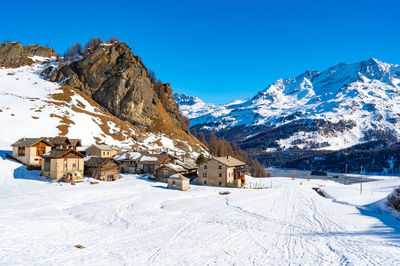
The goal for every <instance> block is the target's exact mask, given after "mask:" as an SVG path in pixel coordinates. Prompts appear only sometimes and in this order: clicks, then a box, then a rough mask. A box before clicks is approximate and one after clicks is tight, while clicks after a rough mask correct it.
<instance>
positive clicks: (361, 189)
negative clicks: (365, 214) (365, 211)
mask: <svg viewBox="0 0 400 266" xmlns="http://www.w3.org/2000/svg"><path fill="white" fill-rule="evenodd" d="M362 171H363V167H362V166H361V180H360V195H361V194H362V181H363V179H362Z"/></svg>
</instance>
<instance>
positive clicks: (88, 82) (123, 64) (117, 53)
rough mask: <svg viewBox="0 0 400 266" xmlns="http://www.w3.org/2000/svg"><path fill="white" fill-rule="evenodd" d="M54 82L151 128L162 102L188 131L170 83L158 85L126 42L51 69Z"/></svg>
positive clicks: (134, 122) (132, 121) (112, 111)
mask: <svg viewBox="0 0 400 266" xmlns="http://www.w3.org/2000/svg"><path fill="white" fill-rule="evenodd" d="M44 75H45V76H46V77H47V78H48V79H49V80H51V81H55V82H62V83H64V84H67V85H70V86H72V87H75V88H78V89H80V90H81V91H83V92H84V93H86V94H87V95H89V96H90V97H91V98H93V99H94V100H95V101H96V102H97V103H99V104H100V105H101V106H103V107H104V108H106V109H107V110H108V111H109V112H110V113H111V114H113V115H115V116H117V117H118V118H120V119H122V120H126V121H128V122H130V123H132V124H133V125H135V126H138V127H140V128H143V129H148V128H149V127H150V126H151V125H152V124H153V123H154V121H155V120H156V119H157V118H158V116H159V108H157V106H156V104H157V103H158V102H161V103H162V105H163V107H164V109H165V110H166V112H167V113H168V114H169V116H171V117H172V118H173V121H174V124H173V125H171V127H176V126H178V127H179V128H180V129H182V130H184V131H185V132H189V131H188V127H187V124H186V122H185V118H184V117H183V116H182V115H181V114H180V113H179V111H178V108H177V106H176V104H175V100H174V97H173V94H172V90H171V88H170V87H169V84H154V83H153V82H152V81H151V80H150V79H149V76H148V70H147V68H146V67H145V66H144V64H143V62H142V60H141V59H140V57H138V56H135V55H134V54H133V53H132V51H131V49H130V48H129V47H128V46H127V45H126V44H125V43H122V42H116V43H113V44H102V45H100V46H98V47H97V48H96V49H94V50H93V51H90V52H89V53H88V54H87V55H85V56H84V57H83V58H82V59H80V60H78V61H74V62H72V63H70V64H66V65H62V66H60V67H58V68H57V69H47V70H45V71H44Z"/></svg>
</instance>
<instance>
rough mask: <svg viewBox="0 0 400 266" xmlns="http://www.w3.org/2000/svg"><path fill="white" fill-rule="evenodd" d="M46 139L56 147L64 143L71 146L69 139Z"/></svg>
mask: <svg viewBox="0 0 400 266" xmlns="http://www.w3.org/2000/svg"><path fill="white" fill-rule="evenodd" d="M44 139H46V140H47V141H48V142H50V143H51V144H53V145H54V146H58V145H63V144H64V143H65V144H67V145H68V144H69V141H68V138H67V137H44Z"/></svg>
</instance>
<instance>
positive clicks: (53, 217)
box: [0, 151, 400, 265]
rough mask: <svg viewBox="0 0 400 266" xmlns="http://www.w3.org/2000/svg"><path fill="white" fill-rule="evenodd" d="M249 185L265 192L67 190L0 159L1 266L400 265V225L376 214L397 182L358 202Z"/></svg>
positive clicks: (280, 183)
mask: <svg viewBox="0 0 400 266" xmlns="http://www.w3.org/2000/svg"><path fill="white" fill-rule="evenodd" d="M247 179H248V180H247V181H248V182H253V183H258V184H259V183H260V182H261V184H262V185H263V186H265V187H267V188H266V189H226V188H220V187H208V186H196V185H191V189H190V190H189V191H187V192H181V191H176V190H175V191H174V190H169V189H166V184H164V183H157V182H151V181H149V180H146V179H144V178H143V177H141V176H137V175H123V178H122V179H120V180H117V181H115V182H101V181H100V182H99V183H98V184H90V182H89V181H90V180H85V181H84V182H83V183H78V184H76V185H75V186H72V185H70V184H65V183H60V184H59V183H50V182H47V181H46V180H45V179H44V178H42V177H40V176H39V171H27V170H26V169H25V167H24V166H21V165H20V164H18V163H15V162H12V161H9V160H5V159H4V151H1V152H0V200H1V204H0V217H1V219H0V235H1V241H0V264H1V265H26V264H29V265H39V264H40V265H187V264H190V265H233V264H235V265H292V264H293V265H369V264H372V265H398V264H400V252H399V250H400V227H399V226H400V221H399V220H396V219H395V218H393V217H392V216H391V215H390V214H389V213H388V212H387V211H386V210H385V209H380V206H381V205H380V204H378V203H379V202H380V200H381V199H383V198H385V197H386V195H387V194H388V193H390V192H391V191H392V189H393V187H395V186H398V185H400V180H399V179H387V180H382V181H376V182H370V183H366V184H364V187H363V188H364V193H363V195H362V196H360V194H359V185H358V184H354V185H347V186H344V185H341V184H337V183H334V182H332V181H326V180H311V181H309V182H307V181H305V180H304V179H303V180H300V179H297V180H291V179H290V178H279V177H274V178H266V179H257V180H255V179H251V178H247ZM271 184H272V187H270V186H271ZM320 186H321V187H322V189H323V190H324V191H325V192H326V193H327V194H328V195H329V196H331V197H332V199H326V198H323V197H321V196H319V195H318V194H317V193H315V192H314V191H313V190H312V187H320ZM226 190H229V191H230V192H231V193H230V194H229V195H226V196H222V195H219V193H218V192H220V191H226ZM75 245H82V246H84V247H85V248H84V249H77V248H75V247H74V246H75Z"/></svg>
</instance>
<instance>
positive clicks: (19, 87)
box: [0, 56, 197, 156]
mask: <svg viewBox="0 0 400 266" xmlns="http://www.w3.org/2000/svg"><path fill="white" fill-rule="evenodd" d="M32 59H34V60H35V61H37V63H36V64H33V65H32V66H22V67H19V68H0V95H1V97H0V123H1V125H2V130H1V131H0V146H4V147H6V146H9V145H10V144H11V143H13V142H15V141H16V140H18V139H19V138H22V137H42V136H48V137H52V136H57V135H65V136H68V137H71V138H80V139H82V142H83V145H90V144H92V143H94V142H96V141H102V142H105V143H108V144H112V145H118V146H131V145H135V147H138V148H140V147H142V148H146V149H166V148H168V149H169V150H171V151H176V152H178V153H180V152H182V153H183V152H184V151H182V149H180V148H177V147H176V146H175V143H174V140H172V139H170V138H167V137H166V136H164V135H161V134H152V133H146V132H141V131H140V130H139V129H137V128H135V127H134V126H132V125H131V124H129V123H128V122H125V121H122V120H120V119H118V118H116V117H115V116H113V115H111V114H110V113H108V112H107V111H106V110H105V109H104V108H102V107H101V106H100V105H99V104H97V103H96V102H94V101H93V100H92V99H91V98H89V97H88V96H86V95H85V94H84V93H82V92H81V91H79V90H77V89H74V88H72V87H69V86H61V85H60V84H58V83H55V82H50V81H47V80H45V79H43V78H42V77H41V76H40V73H41V72H42V71H43V69H45V68H46V67H48V66H49V65H52V64H53V65H54V64H55V62H53V61H50V60H49V59H48V58H44V57H37V56H36V57H33V58H32ZM180 144H181V147H182V145H185V144H184V142H182V141H181V142H180ZM186 146H187V149H188V150H191V147H190V146H189V145H186ZM196 154H197V153H195V152H194V153H193V155H194V156H196Z"/></svg>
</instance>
